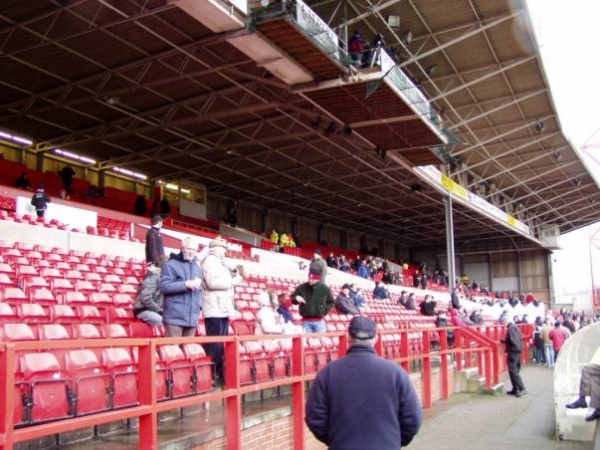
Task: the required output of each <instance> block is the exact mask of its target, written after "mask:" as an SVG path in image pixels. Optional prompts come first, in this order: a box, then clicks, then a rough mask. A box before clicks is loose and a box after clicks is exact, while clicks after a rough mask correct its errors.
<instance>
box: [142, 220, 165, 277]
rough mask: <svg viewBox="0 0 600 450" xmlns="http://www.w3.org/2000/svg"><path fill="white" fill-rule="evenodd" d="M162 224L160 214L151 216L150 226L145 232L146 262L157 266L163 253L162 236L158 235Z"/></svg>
mask: <svg viewBox="0 0 600 450" xmlns="http://www.w3.org/2000/svg"><path fill="white" fill-rule="evenodd" d="M162 224H163V219H162V216H160V215H158V214H156V215H154V216H152V226H151V227H150V229H149V230H148V232H147V233H146V262H147V263H148V264H154V265H155V266H158V262H159V259H160V257H161V256H162V255H164V254H165V246H164V244H163V238H162V236H161V235H160V229H161V228H162Z"/></svg>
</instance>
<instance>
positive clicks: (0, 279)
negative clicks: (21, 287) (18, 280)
mask: <svg viewBox="0 0 600 450" xmlns="http://www.w3.org/2000/svg"><path fill="white" fill-rule="evenodd" d="M0 286H6V287H17V286H16V285H15V282H14V280H12V279H11V278H10V277H9V276H8V275H7V274H6V273H4V272H0Z"/></svg>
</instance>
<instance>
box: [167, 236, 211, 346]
mask: <svg viewBox="0 0 600 450" xmlns="http://www.w3.org/2000/svg"><path fill="white" fill-rule="evenodd" d="M197 250H198V243H197V242H196V240H195V239H193V238H191V237H186V238H184V239H183V240H182V241H181V252H179V253H178V254H176V255H174V254H172V255H171V259H169V261H168V262H167V263H166V264H165V266H164V267H163V269H162V273H161V276H160V290H161V292H162V293H163V295H164V305H163V307H164V309H163V324H164V326H165V336H166V337H182V336H194V334H195V333H196V326H197V325H198V319H199V318H200V311H201V310H202V270H201V269H200V265H199V264H198V260H197V259H196V252H197Z"/></svg>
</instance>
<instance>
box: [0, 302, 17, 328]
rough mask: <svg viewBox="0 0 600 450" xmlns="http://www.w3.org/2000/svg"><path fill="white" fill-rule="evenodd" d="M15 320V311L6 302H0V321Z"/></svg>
mask: <svg viewBox="0 0 600 450" xmlns="http://www.w3.org/2000/svg"><path fill="white" fill-rule="evenodd" d="M7 322H17V313H16V312H15V311H14V309H13V308H12V306H10V305H9V304H8V303H0V323H7Z"/></svg>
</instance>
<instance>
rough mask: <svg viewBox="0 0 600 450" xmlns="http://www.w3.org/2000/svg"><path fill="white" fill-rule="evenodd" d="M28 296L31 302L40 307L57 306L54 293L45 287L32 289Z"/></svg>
mask: <svg viewBox="0 0 600 450" xmlns="http://www.w3.org/2000/svg"><path fill="white" fill-rule="evenodd" d="M28 296H29V301H30V302H32V303H36V304H38V305H55V304H56V303H57V300H56V298H54V294H52V291H51V290H50V289H48V288H45V287H39V288H30V289H29V292H28Z"/></svg>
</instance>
